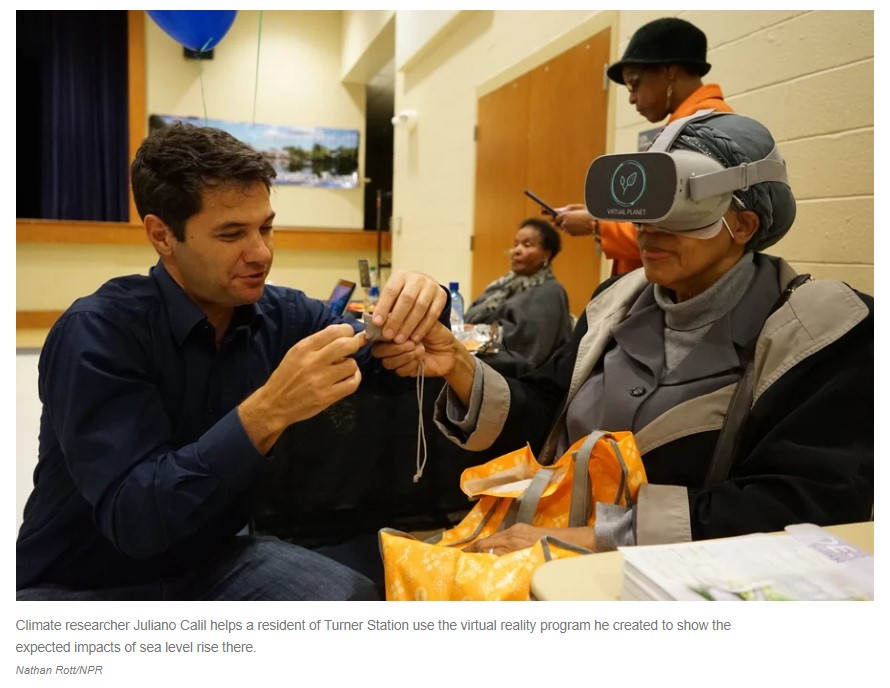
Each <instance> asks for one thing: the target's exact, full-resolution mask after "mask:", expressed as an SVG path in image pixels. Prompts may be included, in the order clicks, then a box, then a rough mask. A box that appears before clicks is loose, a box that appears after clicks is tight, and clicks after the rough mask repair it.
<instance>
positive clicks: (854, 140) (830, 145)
mask: <svg viewBox="0 0 890 688" xmlns="http://www.w3.org/2000/svg"><path fill="white" fill-rule="evenodd" d="M781 150H782V154H783V155H784V156H785V160H786V161H787V163H788V177H789V180H790V182H791V188H792V189H794V195H795V197H796V198H798V199H805V198H824V197H834V196H863V195H871V194H873V193H874V132H873V131H872V130H871V129H867V130H860V131H853V132H846V133H842V134H836V135H832V136H822V137H819V138H813V139H801V140H798V141H791V142H788V143H787V144H785V145H784V146H782V149H781Z"/></svg>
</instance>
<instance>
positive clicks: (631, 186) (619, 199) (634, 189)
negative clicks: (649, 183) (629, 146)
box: [610, 160, 646, 208]
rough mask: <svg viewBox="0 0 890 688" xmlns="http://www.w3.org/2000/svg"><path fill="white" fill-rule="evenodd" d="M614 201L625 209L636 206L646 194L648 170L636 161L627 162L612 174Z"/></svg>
mask: <svg viewBox="0 0 890 688" xmlns="http://www.w3.org/2000/svg"><path fill="white" fill-rule="evenodd" d="M610 191H611V192H612V200H613V201H615V202H616V203H617V204H618V205H620V206H622V207H624V208H630V207H632V206H634V205H636V203H637V201H639V200H640V198H642V197H643V194H644V193H646V170H644V169H643V166H642V165H641V164H640V163H638V162H637V161H636V160H625V161H624V162H622V163H621V164H620V165H618V167H616V168H615V171H614V172H613V173H612V185H611V189H610Z"/></svg>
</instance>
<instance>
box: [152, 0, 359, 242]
mask: <svg viewBox="0 0 890 688" xmlns="http://www.w3.org/2000/svg"><path fill="white" fill-rule="evenodd" d="M341 15H342V13H341V12H287V11H266V12H264V13H263V25H262V39H261V46H260V63H259V79H258V80H257V79H256V71H257V32H258V28H259V12H256V11H250V10H242V11H240V12H238V14H237V16H236V17H235V23H234V24H233V25H232V28H231V30H230V31H229V33H228V34H226V36H225V38H223V40H222V41H221V42H220V44H219V46H217V48H216V49H215V51H214V52H215V55H214V59H213V60H207V61H196V60H186V59H185V58H183V56H182V46H181V45H179V44H178V43H177V42H176V41H174V40H173V39H172V38H170V37H169V36H168V35H167V34H165V33H164V32H163V31H162V30H161V29H160V28H159V27H158V25H157V24H155V23H154V22H153V21H151V20H147V21H146V23H145V25H146V58H147V59H146V65H147V68H146V71H147V73H146V87H147V94H146V101H147V104H146V107H147V110H148V113H149V114H170V115H192V116H197V117H201V116H203V115H204V102H205V101H206V104H207V116H208V117H209V118H211V119H226V120H234V121H239V122H251V121H256V122H259V123H262V124H284V125H293V126H299V127H333V128H339V129H358V130H359V131H360V136H361V140H362V141H363V140H364V134H365V131H364V129H365V92H364V88H362V87H361V86H355V85H346V84H343V83H341V80H340V79H341V67H340V63H341V38H342V29H341ZM202 69H203V81H204V88H203V94H202V89H201V70H202ZM256 83H258V84H259V86H258V88H257V95H256V117H255V118H254V112H253V110H254V85H255V84H256ZM362 148H363V146H362ZM360 164H361V166H362V169H363V167H364V158H362V159H361V161H360ZM360 176H361V175H360ZM277 190H278V191H277V193H276V195H275V199H274V201H275V210H276V212H277V214H278V215H277V218H276V223H277V224H280V225H284V226H288V225H295V226H308V227H348V228H354V229H361V227H362V224H363V219H364V215H363V191H362V189H361V188H356V189H310V188H301V187H295V186H279V187H277Z"/></svg>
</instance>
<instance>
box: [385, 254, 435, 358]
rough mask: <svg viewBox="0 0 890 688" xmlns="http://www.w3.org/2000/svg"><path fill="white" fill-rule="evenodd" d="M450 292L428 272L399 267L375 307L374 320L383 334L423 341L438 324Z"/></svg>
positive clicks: (393, 338)
mask: <svg viewBox="0 0 890 688" xmlns="http://www.w3.org/2000/svg"><path fill="white" fill-rule="evenodd" d="M447 301H448V294H447V293H446V292H445V290H444V289H443V288H442V287H441V286H440V285H439V283H438V282H436V280H434V279H433V278H432V277H430V276H429V275H424V274H421V273H419V272H402V271H398V272H395V273H393V275H392V276H391V277H390V278H389V279H388V280H387V281H386V285H385V286H384V287H383V291H382V292H381V294H380V300H379V301H378V302H377V306H376V307H375V308H374V324H375V325H377V326H378V327H382V328H383V336H384V337H385V338H386V339H390V340H392V341H394V342H395V343H396V344H402V343H403V342H406V341H408V340H409V339H410V340H411V341H413V342H415V343H416V342H420V341H421V340H422V339H423V338H424V337H425V336H426V334H427V332H429V331H430V328H431V327H432V326H433V325H435V324H436V322H437V321H438V319H439V316H440V315H441V314H442V309H443V308H444V307H445V303H446V302H447Z"/></svg>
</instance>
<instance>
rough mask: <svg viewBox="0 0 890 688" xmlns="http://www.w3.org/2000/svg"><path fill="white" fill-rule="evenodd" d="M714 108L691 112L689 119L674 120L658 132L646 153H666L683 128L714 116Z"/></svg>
mask: <svg viewBox="0 0 890 688" xmlns="http://www.w3.org/2000/svg"><path fill="white" fill-rule="evenodd" d="M714 112H715V111H714V108H709V109H707V110H699V111H698V112H693V113H692V114H691V115H689V117H681V118H680V119H677V120H674V121H673V122H671V123H670V124H668V125H667V126H666V127H665V128H664V129H662V130H661V132H659V134H658V136H656V137H655V140H654V141H653V142H652V145H651V146H649V149H648V151H647V152H649V153H667V152H668V149H669V148H670V147H671V145H672V144H673V143H674V139H676V138H677V136H679V134H680V132H681V131H683V127H685V126H686V125H687V124H689V123H690V122H695V121H697V120H700V119H707V118H708V117H710V116H711V115H713V114H714Z"/></svg>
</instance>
